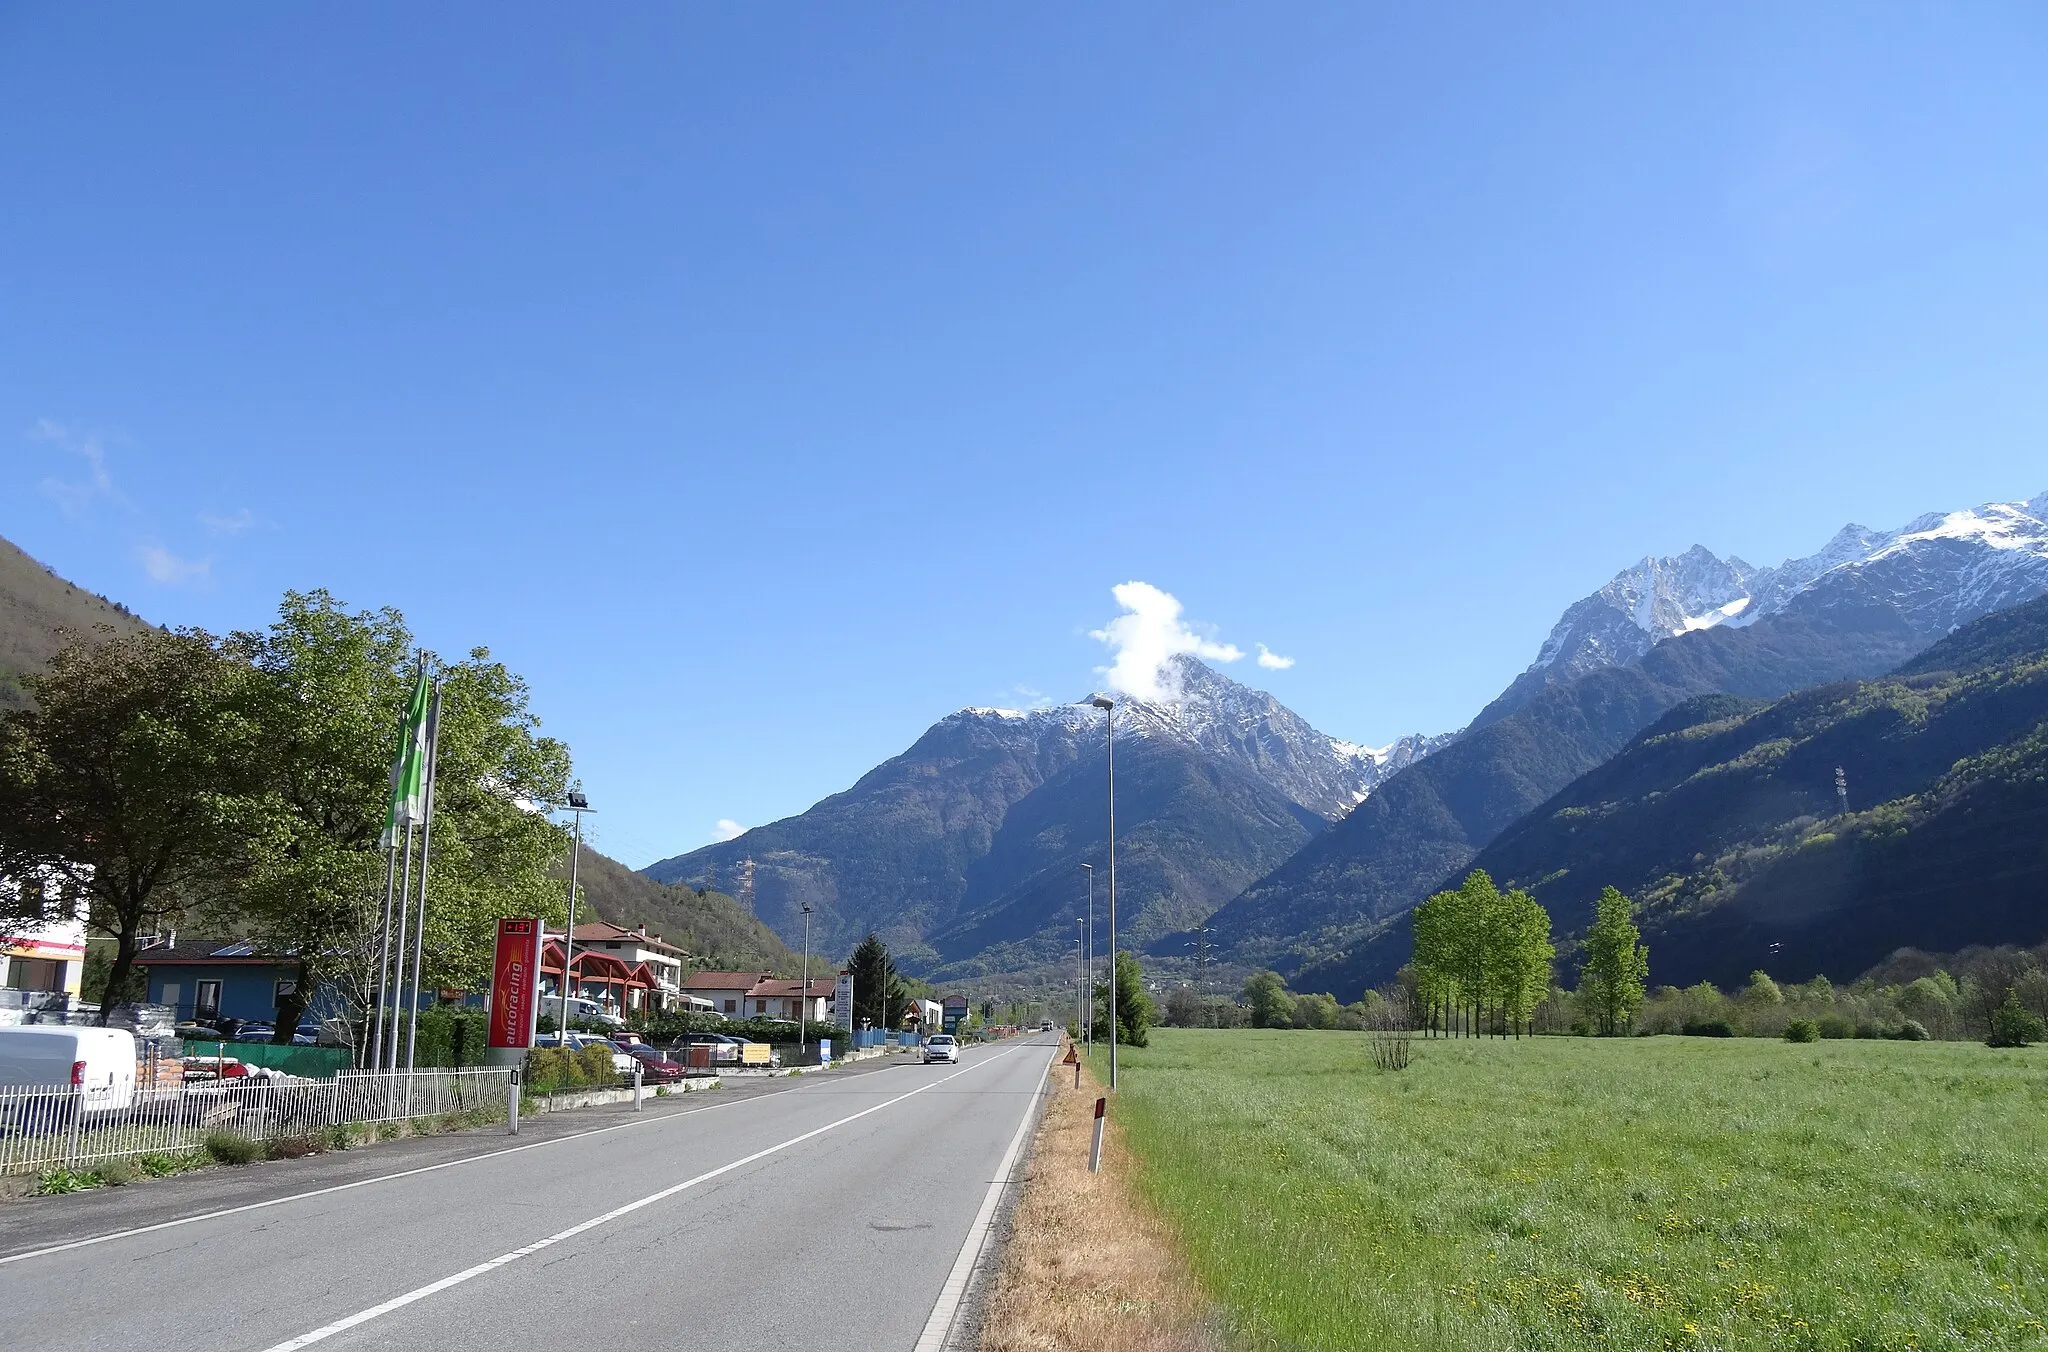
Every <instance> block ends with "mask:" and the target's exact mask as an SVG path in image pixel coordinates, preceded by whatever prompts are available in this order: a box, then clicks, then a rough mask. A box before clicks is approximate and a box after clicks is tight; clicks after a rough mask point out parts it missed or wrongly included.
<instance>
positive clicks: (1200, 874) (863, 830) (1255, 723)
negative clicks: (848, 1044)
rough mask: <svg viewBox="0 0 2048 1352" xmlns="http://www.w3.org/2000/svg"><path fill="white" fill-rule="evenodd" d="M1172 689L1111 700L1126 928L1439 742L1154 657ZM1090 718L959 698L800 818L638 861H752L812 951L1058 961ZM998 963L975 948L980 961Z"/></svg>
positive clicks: (695, 867) (1064, 708)
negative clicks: (806, 914) (1164, 698)
mask: <svg viewBox="0 0 2048 1352" xmlns="http://www.w3.org/2000/svg"><path fill="white" fill-rule="evenodd" d="M1170 660H1171V661H1172V662H1173V664H1174V665H1173V669H1172V670H1171V671H1170V672H1167V673H1165V676H1166V677H1167V679H1166V680H1165V681H1164V682H1163V684H1165V685H1166V686H1167V687H1168V688H1170V689H1177V691H1178V697H1177V698H1176V699H1174V700H1172V701H1171V702H1158V703H1148V702H1145V701H1141V700H1124V699H1120V700H1119V701H1118V703H1117V708H1116V713H1115V718H1116V766H1117V836H1118V841H1117V872H1118V895H1119V897H1120V898H1121V899H1122V902H1123V905H1124V907H1126V908H1127V909H1126V911H1125V919H1124V922H1123V923H1124V924H1125V925H1127V926H1128V927H1129V930H1130V932H1131V933H1132V934H1133V935H1134V937H1136V936H1142V935H1144V934H1147V933H1162V932H1167V931H1170V930H1173V929H1176V928H1179V927H1181V926H1184V925H1189V924H1195V923H1198V922H1199V921H1200V920H1201V919H1202V917H1204V916H1206V915H1207V914H1208V913H1209V912H1210V911H1212V910H1213V909H1215V907H1216V906H1218V905H1220V904H1221V903H1222V902H1223V901H1225V900H1226V899H1228V898H1229V897H1231V896H1233V895H1235V894H1236V893H1237V892H1238V891H1239V890H1241V889H1242V888H1243V887H1244V885H1245V884H1246V883H1248V882H1250V881H1251V880H1252V879H1254V878H1256V877H1258V876H1260V875H1261V874H1263V873H1265V872H1266V871H1268V870H1269V869H1271V868H1272V867H1273V866H1274V865H1276V864H1278V863H1279V862H1280V861H1281V860H1283V859H1285V858H1286V857H1287V856H1288V855H1290V854H1292V853H1293V852H1294V851H1295V850H1296V849H1299V848H1300V846H1301V845H1302V843H1303V842H1305V841H1307V840H1309V839H1310V838H1312V837H1313V836H1314V835H1316V834H1318V833H1319V832H1321V830H1322V829H1323V828H1324V826H1325V825H1326V824H1327V823H1328V822H1330V821H1333V820H1336V819H1337V818H1340V817H1342V816H1343V815H1344V814H1345V813H1346V812H1347V811H1349V810H1350V809H1351V808H1353V807H1355V806H1356V805H1357V804H1358V803H1359V802H1361V801H1362V800H1364V799H1365V797H1366V796H1367V795H1368V794H1370V793H1371V792H1372V791H1373V790H1374V789H1375V788H1376V787H1377V786H1378V785H1379V784H1380V783H1381V782H1382V781H1383V780H1385V779H1386V778H1387V777H1388V776H1390V775H1392V774H1394V773H1396V772H1398V771H1399V770H1401V769H1403V768H1405V767H1406V766H1408V765H1410V764H1413V763H1414V762H1415V761H1416V760H1417V759H1419V758H1421V757H1423V756H1426V755H1427V754H1429V752H1430V751H1432V750H1434V749H1435V748H1436V747H1437V746H1439V745H1441V744H1442V743H1443V741H1444V740H1445V739H1443V738H1437V737H1422V736H1413V737H1404V738H1402V739H1401V740H1400V741H1397V742H1395V743H1393V744H1392V745H1390V746H1385V747H1377V748H1375V747H1363V746H1359V745H1356V744H1354V743H1350V742H1345V741H1341V740H1339V739H1337V738H1334V737H1331V736H1329V735H1328V734H1327V733H1323V732H1320V731H1318V730H1317V729H1315V728H1314V727H1312V726H1310V724H1309V723H1308V722H1307V720H1305V719H1303V718H1301V717H1300V716H1299V715H1298V714H1296V713H1294V712H1293V711H1292V710H1290V709H1288V708H1287V707H1286V706H1285V705H1283V704H1281V703H1280V702H1279V701H1278V700H1276V699H1274V698H1273V697H1272V696H1271V695H1269V694H1266V693H1265V692H1264V691H1259V690H1252V689H1249V688H1247V687H1245V686H1243V685H1240V684H1238V683H1237V682H1236V681H1233V680H1231V679H1230V678H1229V677H1227V676H1225V675H1223V674H1222V673H1221V672H1218V671H1215V670H1214V669H1212V668H1210V667H1208V666H1207V665H1205V664H1203V663H1202V662H1200V661H1197V660H1196V659H1194V658H1192V657H1185V656H1182V657H1175V658H1173V659H1170ZM1103 723H1104V720H1103V714H1102V711H1101V710H1099V709H1095V708H1092V707H1090V706H1088V705H1087V704H1085V703H1083V704H1068V705H1056V706H1053V707H1049V708H1043V709H997V708H969V709H961V710H959V711H958V712H956V713H952V714H949V715H947V716H946V717H945V718H942V719H940V720H939V721H938V722H937V723H935V724H933V725H932V727H931V728H930V729H928V730H927V731H926V732H925V734H924V735H923V736H922V737H920V738H918V740H917V742H916V743H915V744H913V745H912V746H911V747H910V748H908V749H907V750H906V751H904V752H903V753H902V754H901V755H899V756H895V757H892V758H891V759H889V760H887V761H884V762H883V763H882V764H881V765H878V766H876V767H875V768H874V769H873V770H871V771H869V772H868V773H867V774H866V775H863V776H862V777H861V779H860V781H859V782H858V783H856V784H854V785H853V787H851V788H849V789H847V790H846V791H845V792H843V793H838V794H834V795H832V796H831V797H830V798H827V799H825V800H824V801H822V802H820V803H818V804H816V805H815V806H813V807H812V808H810V809H809V810H808V811H806V812H804V813H801V814H799V815H797V816H795V817H791V818H788V819H786V820H783V821H779V822H773V823H770V824H769V825H767V826H761V827H756V828H755V829H753V830H751V831H749V832H747V833H745V834H744V835H742V836H740V837H738V838H737V839H735V840H732V841H727V842H723V843H721V844H718V845H712V846H707V847H705V848H703V849H700V850H695V851H692V852H691V853H689V854H685V855H679V856H677V857H676V858H673V859H665V860H663V861H661V862H660V863H658V864H655V865H652V866H650V867H649V868H648V869H647V870H646V871H647V873H648V874H649V875H650V876H652V877H654V878H655V879H657V880H659V881H663V882H692V881H698V880H700V879H703V878H705V877H707V876H708V875H709V873H710V871H711V870H712V869H713V868H714V867H715V868H716V870H717V872H718V875H719V876H721V877H731V876H732V869H733V867H734V866H735V865H736V864H738V863H739V861H740V860H742V859H752V860H753V861H754V865H755V872H754V878H755V889H756V897H757V901H758V905H757V910H758V912H759V914H760V915H761V917H762V918H763V919H765V920H767V921H768V922H769V923H770V924H771V925H774V926H775V927H776V928H777V929H778V930H780V931H782V932H783V933H784V934H794V933H796V932H798V931H799V930H800V929H801V928H802V923H803V922H802V913H801V909H800V908H801V907H802V906H804V905H805V904H808V905H810V906H811V908H812V921H813V923H814V925H815V926H816V927H817V939H818V942H819V945H820V947H821V948H825V949H832V948H835V947H838V948H844V947H847V946H850V945H851V944H852V943H854V942H857V941H858V940H859V939H860V937H861V936H862V935H864V934H866V933H867V932H869V931H870V930H874V931H877V932H879V933H881V934H882V935H883V937H884V938H885V939H887V940H888V941H889V943H890V945H891V947H892V948H894V949H895V950H896V951H897V952H898V954H899V955H900V956H902V957H903V958H905V959H906V960H907V961H908V962H910V963H911V964H912V965H913V966H917V967H922V968H924V969H925V970H932V969H934V968H938V967H941V966H942V965H947V964H959V963H963V962H982V963H991V962H993V963H996V964H998V965H1008V966H1012V967H1017V966H1028V965H1031V964H1032V963H1035V962H1044V961H1057V960H1059V956H1060V955H1061V954H1062V953H1064V952H1065V951H1066V946H1067V945H1069V944H1070V943H1071V941H1072V937H1073V936H1072V927H1073V914H1074V911H1073V908H1074V906H1075V904H1076V902H1077V899H1078V898H1079V897H1080V889H1081V888H1082V886H1083V884H1084V882H1085V874H1084V873H1083V872H1082V870H1081V868H1080V865H1081V864H1083V863H1092V864H1094V865H1095V866H1096V867H1098V868H1101V867H1102V866H1103V865H1104V863H1105V862H1106V861H1105V859H1104V849H1105V844H1106V840H1107V832H1106V818H1105V811H1104V808H1105V806H1106V804H1105V798H1106V783H1105V780H1106V775H1105V773H1104V770H1105V758H1104V755H1103ZM992 953H993V954H994V955H995V956H989V955H991V954H992Z"/></svg>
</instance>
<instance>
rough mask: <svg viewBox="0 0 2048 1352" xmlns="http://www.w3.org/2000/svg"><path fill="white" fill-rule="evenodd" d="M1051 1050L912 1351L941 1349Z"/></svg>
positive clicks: (1040, 1092)
mask: <svg viewBox="0 0 2048 1352" xmlns="http://www.w3.org/2000/svg"><path fill="white" fill-rule="evenodd" d="M1052 1051H1053V1054H1052V1055H1051V1056H1048V1057H1047V1058H1046V1059H1045V1069H1044V1070H1042V1071H1040V1072H1039V1074H1038V1078H1037V1080H1035V1081H1034V1082H1033V1087H1032V1093H1031V1102H1030V1103H1028V1104H1026V1105H1025V1108H1024V1116H1023V1119H1022V1120H1021V1121H1019V1122H1018V1123H1017V1132H1016V1135H1014V1136H1012V1137H1011V1138H1010V1148H1009V1149H1008V1150H1006V1151H1004V1152H1003V1162H1002V1163H1001V1164H998V1165H997V1166H996V1176H995V1178H994V1179H993V1180H992V1181H991V1182H990V1183H989V1185H988V1192H987V1194H986V1195H984V1196H983V1197H982V1199H981V1210H980V1211H978V1212H976V1213H975V1216H974V1224H973V1225H971V1226H969V1227H968V1230H967V1238H966V1240H965V1241H964V1242H963V1243H962V1244H961V1245H960V1254H959V1256H958V1257H956V1258H955V1259H954V1260H953V1270H952V1271H951V1272H949V1273H947V1274H946V1284H945V1285H944V1286H942V1287H940V1288H939V1299H938V1301H937V1302H936V1303H935V1304H934V1305H933V1306H932V1313H931V1317H930V1318H929V1319H927V1320H925V1324H924V1332H922V1333H920V1334H919V1335H918V1337H917V1344H916V1346H915V1347H914V1348H912V1352H944V1349H945V1346H946V1339H947V1338H948V1337H950V1336H951V1335H952V1332H953V1321H954V1319H955V1318H957V1317H958V1316H959V1313H960V1306H961V1303H962V1302H963V1301H964V1300H965V1299H966V1297H967V1288H968V1283H969V1280H970V1279H971V1278H972V1277H973V1276H974V1269H975V1267H976V1265H977V1264H979V1263H980V1262H981V1254H982V1250H983V1249H984V1248H986V1247H987V1245H988V1238H989V1234H990V1232H991V1231H992V1230H994V1228H995V1220H996V1211H997V1208H999V1207H1000V1206H1001V1205H1002V1201H1003V1194H1004V1193H1006V1192H1008V1191H1009V1190H1010V1187H1011V1186H1012V1184H1013V1183H1014V1182H1015V1180H1014V1179H1013V1178H1012V1177H1011V1173H1012V1172H1013V1171H1014V1170H1015V1169H1016V1167H1017V1157H1018V1155H1020V1154H1021V1153H1023V1149H1024V1141H1025V1138H1026V1136H1027V1135H1028V1134H1029V1133H1030V1130H1031V1124H1032V1123H1034V1122H1036V1121H1037V1120H1038V1114H1039V1110H1040V1109H1041V1108H1043V1107H1044V1105H1045V1093H1044V1089H1045V1077H1046V1076H1048V1075H1050V1074H1051V1073H1052V1067H1053V1062H1054V1061H1055V1060H1056V1059H1057V1057H1058V1055H1059V1048H1058V1047H1054V1048H1053V1049H1052Z"/></svg>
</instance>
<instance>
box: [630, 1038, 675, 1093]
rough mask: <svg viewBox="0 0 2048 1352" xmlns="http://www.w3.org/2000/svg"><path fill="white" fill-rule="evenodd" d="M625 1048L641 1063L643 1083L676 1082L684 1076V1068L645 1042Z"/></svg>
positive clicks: (641, 1079)
mask: <svg viewBox="0 0 2048 1352" xmlns="http://www.w3.org/2000/svg"><path fill="white" fill-rule="evenodd" d="M623 1050H624V1051H625V1053H626V1055H628V1056H630V1057H632V1058H633V1059H634V1060H635V1061H638V1062H639V1063H640V1082H641V1083H642V1084H674V1083H675V1082H676V1081H677V1080H680V1079H682V1078H683V1068H682V1067H681V1066H679V1065H677V1064H676V1063H675V1062H673V1061H671V1060H669V1059H668V1058H667V1057H666V1056H663V1055H662V1054H661V1053H660V1052H658V1051H656V1050H654V1048H652V1047H649V1046H646V1045H644V1044H643V1045H641V1046H637V1047H626V1048H624V1049H623Z"/></svg>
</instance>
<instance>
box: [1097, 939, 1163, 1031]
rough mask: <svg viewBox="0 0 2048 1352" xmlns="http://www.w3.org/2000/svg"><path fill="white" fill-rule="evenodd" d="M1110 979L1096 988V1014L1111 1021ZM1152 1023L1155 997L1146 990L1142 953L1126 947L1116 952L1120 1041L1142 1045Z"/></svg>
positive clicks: (1117, 1017)
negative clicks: (1153, 998) (1139, 958)
mask: <svg viewBox="0 0 2048 1352" xmlns="http://www.w3.org/2000/svg"><path fill="white" fill-rule="evenodd" d="M1108 1010H1109V983H1108V982H1106V981H1105V982H1102V983H1101V984H1099V985H1098V986H1096V988H1095V1017H1096V1018H1097V1019H1098V1020H1100V1021H1102V1022H1103V1023H1107V1022H1109V1013H1108ZM1151 1026H1152V997H1151V996H1149V995H1147V994H1146V993H1145V973H1144V970H1143V969H1142V968H1140V967H1139V966H1138V956H1137V954H1135V953H1132V952H1131V951H1130V950H1128V949H1125V950H1123V951H1122V952H1119V953H1118V954H1117V955H1116V1028H1117V1034H1116V1037H1117V1041H1118V1042H1121V1043H1122V1044H1123V1045H1124V1046H1126V1047H1142V1046H1144V1045H1145V1043H1146V1041H1147V1034H1146V1030H1147V1029H1149V1028H1150V1027H1151Z"/></svg>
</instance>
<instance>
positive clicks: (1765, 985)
mask: <svg viewBox="0 0 2048 1352" xmlns="http://www.w3.org/2000/svg"><path fill="white" fill-rule="evenodd" d="M1737 998H1738V999H1740V1000H1741V1001H1742V1003H1743V1004H1745V1005H1751V1006H1757V1007H1762V1006H1766V1005H1782V1004H1784V1003H1785V994H1784V992H1783V991H1781V990H1779V989H1778V983H1777V982H1775V981H1773V980H1771V974H1770V973H1769V972H1764V971H1756V972H1751V973H1750V974H1749V984H1748V985H1747V986H1745V987H1743V988H1742V994H1741V995H1740V996H1738V997H1737Z"/></svg>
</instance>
